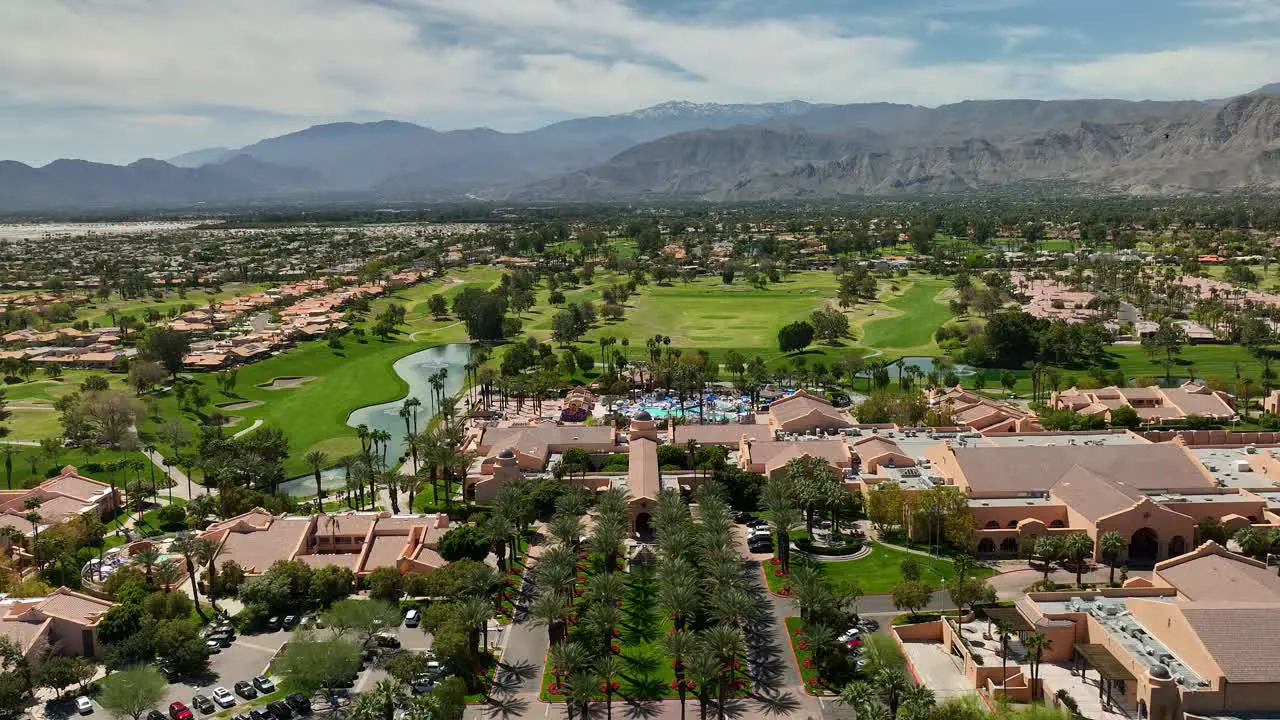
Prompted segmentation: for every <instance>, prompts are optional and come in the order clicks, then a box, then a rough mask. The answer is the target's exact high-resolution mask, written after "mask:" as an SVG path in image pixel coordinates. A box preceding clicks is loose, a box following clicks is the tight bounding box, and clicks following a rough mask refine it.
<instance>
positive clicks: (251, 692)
mask: <svg viewBox="0 0 1280 720" xmlns="http://www.w3.org/2000/svg"><path fill="white" fill-rule="evenodd" d="M235 691H236V694H237V695H239V696H240V697H242V698H244V699H245V700H252V699H254V698H256V697H258V689H257V688H255V687H254V686H253V684H252V683H250V682H249V681H248V680H241V681H240V682H238V683H236V686H235Z"/></svg>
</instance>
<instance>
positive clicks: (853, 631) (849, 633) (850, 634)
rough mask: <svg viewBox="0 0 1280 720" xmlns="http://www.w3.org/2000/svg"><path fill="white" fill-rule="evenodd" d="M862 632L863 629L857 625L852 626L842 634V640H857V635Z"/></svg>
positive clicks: (844, 641)
mask: <svg viewBox="0 0 1280 720" xmlns="http://www.w3.org/2000/svg"><path fill="white" fill-rule="evenodd" d="M861 634H862V631H861V630H859V629H858V628H857V627H851V628H849V629H848V630H845V631H844V633H842V634H841V635H840V642H842V643H847V642H849V641H851V640H856V639H857V637H858V636H859V635H861Z"/></svg>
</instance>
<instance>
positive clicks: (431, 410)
mask: <svg viewBox="0 0 1280 720" xmlns="http://www.w3.org/2000/svg"><path fill="white" fill-rule="evenodd" d="M470 357H471V346H470V345H467V344H465V343H455V344H452V345H440V346H438V347H433V348H427V349H426V350H422V351H419V352H416V353H413V354H412V355H406V356H405V357H402V358H400V359H399V360H397V361H396V362H395V365H393V366H392V367H393V368H395V371H396V374H397V375H399V376H400V377H401V378H403V379H404V381H405V382H406V383H408V384H409V392H408V394H406V395H405V396H403V397H401V398H399V399H398V400H393V401H391V402H386V403H382V404H380V405H369V406H367V407H362V408H359V409H358V410H354V411H352V413H351V414H350V415H348V416H347V425H350V426H351V427H352V428H356V427H359V426H360V425H364V426H366V427H368V428H369V429H370V430H385V431H386V432H387V433H388V434H389V435H391V451H390V452H388V453H387V458H388V459H391V458H392V457H398V456H399V455H400V453H401V452H402V451H403V448H404V445H405V431H404V419H403V418H401V417H400V406H401V405H403V404H404V401H405V400H406V399H407V398H411V397H416V398H418V399H419V400H421V401H422V406H421V407H420V408H418V429H419V430H422V429H424V428H426V426H427V422H428V421H429V420H430V419H431V418H432V417H434V416H435V414H436V406H435V403H434V402H433V401H432V399H431V396H432V392H431V382H430V377H431V375H433V374H435V373H436V372H437V371H439V370H441V369H445V370H448V371H449V372H448V375H447V376H446V377H445V381H444V394H445V396H446V397H450V396H453V395H456V394H457V393H458V392H459V391H461V390H462V386H463V383H465V382H466V379H467V377H466V369H465V368H466V364H467V361H468V360H469V359H470ZM320 484H321V486H322V487H324V488H325V489H326V490H332V489H334V488H339V487H343V486H344V485H345V484H346V473H345V472H344V471H343V469H342V468H330V469H328V470H325V471H323V472H321V474H320ZM280 487H281V490H282V492H286V493H288V494H290V495H314V494H315V491H316V481H315V476H314V475H312V474H311V473H307V474H306V475H302V476H299V477H296V478H293V479H291V480H289V481H287V482H285V483H283V484H282V485H281V486H280Z"/></svg>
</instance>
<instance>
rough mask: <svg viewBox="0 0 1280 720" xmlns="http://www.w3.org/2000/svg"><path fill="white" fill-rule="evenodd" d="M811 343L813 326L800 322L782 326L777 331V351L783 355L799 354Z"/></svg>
mask: <svg viewBox="0 0 1280 720" xmlns="http://www.w3.org/2000/svg"><path fill="white" fill-rule="evenodd" d="M812 342H813V326H812V325H810V324H809V323H807V322H805V321H803V320H800V321H798V322H793V323H791V324H790V325H784V326H783V327H782V329H781V330H779V331H778V349H779V350H781V351H782V352H784V353H791V352H799V351H801V350H803V349H805V348H807V347H809V345H810V344H811V343H812Z"/></svg>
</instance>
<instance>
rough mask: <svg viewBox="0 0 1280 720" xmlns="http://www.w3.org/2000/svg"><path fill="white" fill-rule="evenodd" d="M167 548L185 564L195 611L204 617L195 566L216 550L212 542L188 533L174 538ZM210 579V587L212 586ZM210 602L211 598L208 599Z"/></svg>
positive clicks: (203, 562)
mask: <svg viewBox="0 0 1280 720" xmlns="http://www.w3.org/2000/svg"><path fill="white" fill-rule="evenodd" d="M169 549H170V550H172V551H173V552H175V553H177V554H179V555H181V556H182V559H183V561H184V562H186V565H187V576H188V577H190V578H191V599H192V600H193V601H195V604H196V612H197V613H200V617H202V618H203V617H204V610H202V609H201V608H200V587H199V586H198V585H197V584H196V567H198V566H199V565H204V564H205V562H206V560H207V559H208V558H209V557H210V555H213V554H214V553H215V551H216V548H215V547H214V545H213V543H211V542H209V541H208V540H204V539H202V538H195V537H191V536H189V535H187V536H179V537H177V538H175V539H174V541H173V544H172V545H170V546H169ZM212 585H213V584H212V581H211V582H210V587H212ZM210 602H212V599H211V600H210Z"/></svg>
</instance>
